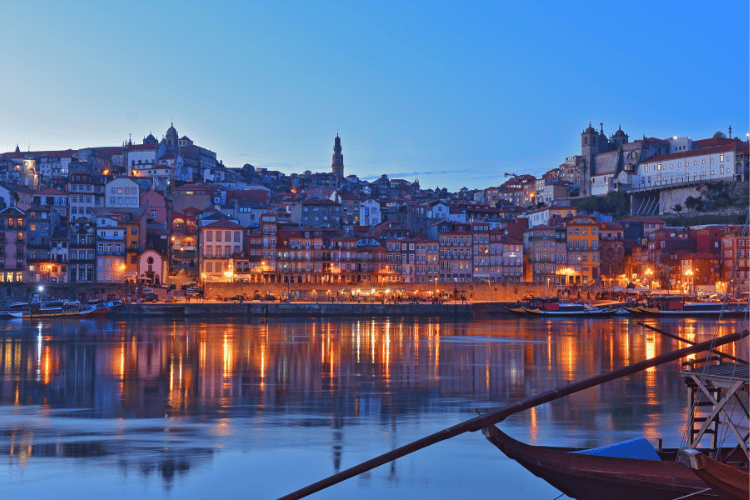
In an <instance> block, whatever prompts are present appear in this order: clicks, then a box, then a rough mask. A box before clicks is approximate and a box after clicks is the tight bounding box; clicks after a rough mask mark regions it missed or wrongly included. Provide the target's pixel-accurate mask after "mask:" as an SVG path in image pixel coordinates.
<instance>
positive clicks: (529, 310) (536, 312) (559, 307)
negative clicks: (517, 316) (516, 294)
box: [523, 297, 617, 317]
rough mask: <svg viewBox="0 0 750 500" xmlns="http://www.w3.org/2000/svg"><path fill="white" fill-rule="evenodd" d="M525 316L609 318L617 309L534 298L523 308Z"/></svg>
mask: <svg viewBox="0 0 750 500" xmlns="http://www.w3.org/2000/svg"><path fill="white" fill-rule="evenodd" d="M523 310H524V311H525V313H526V314H530V315H533V316H548V317H557V316H578V317H589V316H597V317H600V316H611V315H614V314H615V313H616V312H617V309H613V308H605V307H595V306H592V305H590V304H587V303H585V302H560V301H559V300H558V299H557V297H552V298H546V297H545V298H535V299H531V300H530V301H529V305H528V306H526V307H523Z"/></svg>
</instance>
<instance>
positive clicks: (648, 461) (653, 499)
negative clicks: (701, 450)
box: [483, 425, 747, 500]
mask: <svg viewBox="0 0 750 500" xmlns="http://www.w3.org/2000/svg"><path fill="white" fill-rule="evenodd" d="M483 432H484V434H485V437H486V438H487V439H488V440H489V441H490V442H491V443H492V444H494V445H495V446H497V447H498V448H499V449H500V451H502V452H503V453H504V454H505V455H506V456H508V458H511V459H513V460H515V461H516V462H518V463H519V464H521V465H522V466H523V467H524V468H525V469H527V470H529V471H530V472H532V473H533V474H534V475H535V476H537V477H539V478H542V479H544V480H545V481H547V482H548V483H550V484H551V485H552V486H554V487H555V488H557V489H558V490H560V491H561V492H563V493H564V494H566V495H567V496H569V497H571V498H576V499H578V500H599V499H601V498H606V499H608V500H631V499H634V498H637V499H641V500H674V499H675V498H678V497H683V496H686V495H692V496H690V498H691V500H709V499H713V500H716V499H719V498H726V497H724V496H722V495H721V494H717V493H716V492H715V491H713V490H712V489H711V488H710V487H709V486H708V485H707V484H706V483H705V482H704V481H703V480H702V479H701V478H700V477H698V476H697V475H696V474H695V473H694V472H693V471H692V470H691V469H690V468H689V467H687V466H685V465H684V464H682V463H679V462H676V461H675V459H676V456H677V453H678V451H679V450H676V449H675V450H655V449H653V448H652V450H653V456H652V457H651V458H627V457H623V456H606V455H602V454H598V453H596V452H598V451H599V450H593V451H594V452H595V453H588V452H590V451H592V450H575V449H571V448H554V447H545V446H532V445H528V444H526V443H522V442H520V441H516V440H515V439H513V438H511V437H510V436H508V435H507V434H505V433H504V432H502V431H501V430H500V429H498V428H497V427H496V426H494V425H491V426H489V427H487V428H485V429H484V430H483ZM727 467H730V466H727ZM730 468H731V467H730ZM745 498H747V497H745Z"/></svg>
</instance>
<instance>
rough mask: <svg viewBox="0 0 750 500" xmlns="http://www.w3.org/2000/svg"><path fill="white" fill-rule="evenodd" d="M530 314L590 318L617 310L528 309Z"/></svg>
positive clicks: (610, 313)
mask: <svg viewBox="0 0 750 500" xmlns="http://www.w3.org/2000/svg"><path fill="white" fill-rule="evenodd" d="M526 312H527V313H528V314H531V315H533V316H545V317H549V318H560V317H565V318H590V317H597V318H600V317H602V316H614V314H615V313H616V312H617V310H616V309H601V310H596V311H592V310H585V311H542V310H539V309H527V311H526Z"/></svg>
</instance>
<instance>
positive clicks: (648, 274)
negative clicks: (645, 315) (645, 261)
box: [644, 267, 654, 290]
mask: <svg viewBox="0 0 750 500" xmlns="http://www.w3.org/2000/svg"><path fill="white" fill-rule="evenodd" d="M644 274H645V275H646V276H648V289H649V290H651V275H652V274H654V272H653V271H652V270H651V268H650V267H649V268H648V269H646V271H645V273H644Z"/></svg>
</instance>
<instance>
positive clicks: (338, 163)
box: [331, 134, 344, 179]
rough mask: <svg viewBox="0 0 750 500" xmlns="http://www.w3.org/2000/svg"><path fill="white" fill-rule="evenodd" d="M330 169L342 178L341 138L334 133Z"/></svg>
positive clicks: (342, 156)
mask: <svg viewBox="0 0 750 500" xmlns="http://www.w3.org/2000/svg"><path fill="white" fill-rule="evenodd" d="M331 171H332V172H333V175H335V176H337V177H338V178H339V179H343V178H344V155H342V154H341V138H340V137H339V134H336V140H335V141H334V144H333V159H332V162H331Z"/></svg>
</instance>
